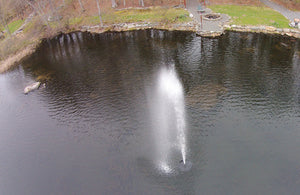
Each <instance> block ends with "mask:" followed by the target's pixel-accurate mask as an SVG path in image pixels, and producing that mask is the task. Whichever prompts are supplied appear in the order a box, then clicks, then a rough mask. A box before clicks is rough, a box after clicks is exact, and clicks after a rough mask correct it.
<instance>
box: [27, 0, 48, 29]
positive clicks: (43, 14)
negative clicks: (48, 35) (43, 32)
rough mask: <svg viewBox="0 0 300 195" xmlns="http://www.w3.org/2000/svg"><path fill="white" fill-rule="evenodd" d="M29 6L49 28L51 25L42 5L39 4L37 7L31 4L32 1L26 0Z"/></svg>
mask: <svg viewBox="0 0 300 195" xmlns="http://www.w3.org/2000/svg"><path fill="white" fill-rule="evenodd" d="M24 1H25V2H26V3H27V4H28V5H30V6H31V7H32V8H33V9H34V10H35V11H36V12H37V13H38V15H39V16H40V18H41V19H42V20H43V21H44V23H45V24H46V25H47V26H48V27H49V23H48V21H47V18H46V15H45V13H44V11H43V9H42V7H41V5H40V3H39V2H37V5H38V7H36V6H35V5H34V4H33V3H31V2H30V0H24Z"/></svg>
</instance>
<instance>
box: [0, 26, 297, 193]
mask: <svg viewBox="0 0 300 195" xmlns="http://www.w3.org/2000/svg"><path fill="white" fill-rule="evenodd" d="M299 49H300V45H299V40H295V39H292V38H288V37H279V36H271V35H263V34H250V33H234V32H228V33H226V34H225V35H224V36H222V37H220V38H218V39H208V38H201V37H197V36H195V35H194V34H192V33H183V32H166V31H157V30H147V31H132V32H123V33H104V34H101V35H97V34H90V33H80V32H74V33H71V34H67V35H59V36H57V37H55V38H54V39H52V40H45V41H44V42H43V44H42V46H41V47H40V48H39V50H38V51H37V52H36V53H35V54H33V56H32V57H30V59H28V60H27V61H25V62H24V63H23V64H22V66H19V67H18V68H16V69H15V70H13V71H11V72H9V73H6V74H3V75H0V106H1V110H0V123H1V131H0V173H1V175H3V177H1V178H0V193H1V194H95V193H96V194H99V193H100V194H257V193H259V194H296V193H299V192H300V187H299V182H300V166H299V164H300V156H299V155H298V154H299V153H300V151H299V144H300V139H299V138H300V131H299V129H300V112H299V111H300V107H299V104H300V76H299V75H300V58H299V57H300V56H299V55H300V52H299V51H300V50H299ZM170 64H175V67H176V71H177V73H178V75H179V78H180V79H181V81H182V82H183V86H184V91H185V98H186V111H187V113H186V115H187V121H188V124H187V126H188V127H187V128H188V134H187V138H186V139H187V159H188V160H189V161H191V162H192V163H193V167H192V169H191V170H190V171H189V172H180V171H178V172H176V174H173V175H162V174H160V173H159V172H158V170H156V168H155V165H154V164H153V155H154V153H155V152H154V149H153V139H154V137H155V136H153V135H152V133H151V132H152V131H151V130H152V128H153V127H152V123H151V120H150V118H151V117H150V114H151V112H150V110H151V109H150V108H149V104H148V103H147V97H146V94H147V88H149V87H150V88H151V87H153V85H154V84H155V80H156V78H155V75H156V73H157V72H158V70H160V69H161V67H162V66H165V65H167V66H168V65H170ZM33 80H41V81H42V82H45V83H46V87H45V88H42V89H40V90H38V91H35V92H33V93H31V94H29V95H27V96H25V95H23V94H22V91H23V88H24V87H25V86H26V85H27V84H29V83H31V82H32V81H33ZM175 160H176V162H177V161H178V159H174V161H175ZM176 162H175V163H176Z"/></svg>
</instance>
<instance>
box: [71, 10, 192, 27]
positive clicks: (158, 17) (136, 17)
mask: <svg viewBox="0 0 300 195" xmlns="http://www.w3.org/2000/svg"><path fill="white" fill-rule="evenodd" d="M188 15H189V13H188V12H187V11H186V10H184V9H175V8H172V9H164V8H149V9H128V10H122V11H115V12H108V13H103V14H102V20H103V23H104V24H117V23H133V22H164V23H182V22H187V21H190V20H191V19H190V18H189V16H188ZM69 24H70V25H76V24H77V25H80V24H87V25H95V24H99V17H98V16H88V17H84V18H83V17H80V18H79V17H78V18H71V19H69Z"/></svg>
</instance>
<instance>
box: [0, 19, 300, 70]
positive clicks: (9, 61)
mask: <svg viewBox="0 0 300 195" xmlns="http://www.w3.org/2000/svg"><path fill="white" fill-rule="evenodd" d="M147 29H156V30H166V31H186V32H194V33H195V34H196V35H197V36H201V37H208V38H217V37H220V36H222V35H223V34H224V33H225V31H235V32H249V33H264V34H274V35H281V36H289V37H294V38H296V39H299V38H300V30H296V29H281V28H275V27H272V26H240V25H228V24H225V25H222V26H221V31H199V25H198V24H197V22H195V21H191V22H186V23H176V24H172V25H162V24H160V23H149V22H147V23H144V22H140V23H123V24H113V25H109V26H104V27H100V26H99V25H96V26H80V27H79V28H77V29H72V30H67V31H57V32H55V33H54V34H52V35H50V36H47V37H41V38H39V39H37V41H36V42H35V43H33V44H30V45H28V46H27V47H25V48H24V49H22V50H21V51H19V52H17V53H16V54H13V55H11V56H9V57H8V58H6V59H5V60H2V61H0V74H2V73H5V72H7V71H9V70H10V69H12V68H13V67H15V66H17V65H18V64H19V63H21V62H22V61H23V60H24V59H25V58H26V57H28V56H30V55H31V54H33V53H34V52H35V51H36V50H37V48H38V47H39V45H40V43H41V42H42V40H44V39H51V38H53V37H55V36H57V35H59V34H62V33H65V34H66V33H71V32H75V31H80V32H90V33H98V34H101V33H105V32H124V31H134V30H147Z"/></svg>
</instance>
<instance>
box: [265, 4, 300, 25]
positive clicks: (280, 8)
mask: <svg viewBox="0 0 300 195" xmlns="http://www.w3.org/2000/svg"><path fill="white" fill-rule="evenodd" d="M260 1H261V2H262V3H264V4H265V5H266V6H268V7H270V8H272V9H274V10H275V11H277V12H279V13H281V14H282V15H283V16H284V17H286V18H287V19H289V20H290V21H294V19H295V18H300V12H297V11H291V10H289V9H287V8H285V7H283V6H281V5H278V4H277V3H274V2H272V1H270V0H260Z"/></svg>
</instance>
